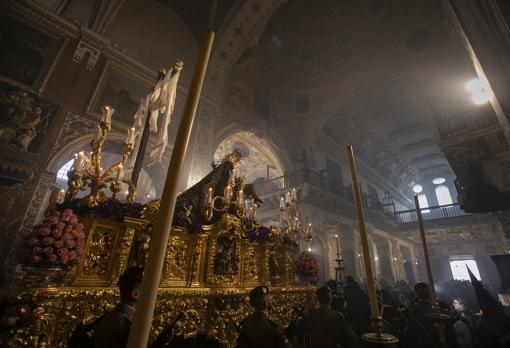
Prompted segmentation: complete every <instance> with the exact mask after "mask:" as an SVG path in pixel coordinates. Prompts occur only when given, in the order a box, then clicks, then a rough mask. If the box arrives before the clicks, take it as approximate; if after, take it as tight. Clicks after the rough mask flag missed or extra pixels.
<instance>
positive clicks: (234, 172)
mask: <svg viewBox="0 0 510 348" xmlns="http://www.w3.org/2000/svg"><path fill="white" fill-rule="evenodd" d="M236 176H237V169H235V168H234V169H232V180H234V179H235V178H236Z"/></svg>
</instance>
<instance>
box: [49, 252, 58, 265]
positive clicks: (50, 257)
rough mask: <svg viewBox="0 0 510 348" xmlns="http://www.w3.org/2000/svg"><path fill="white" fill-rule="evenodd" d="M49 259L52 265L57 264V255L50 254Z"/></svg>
mask: <svg viewBox="0 0 510 348" xmlns="http://www.w3.org/2000/svg"><path fill="white" fill-rule="evenodd" d="M48 258H49V259H50V261H51V263H56V262H57V255H55V254H49V255H48Z"/></svg>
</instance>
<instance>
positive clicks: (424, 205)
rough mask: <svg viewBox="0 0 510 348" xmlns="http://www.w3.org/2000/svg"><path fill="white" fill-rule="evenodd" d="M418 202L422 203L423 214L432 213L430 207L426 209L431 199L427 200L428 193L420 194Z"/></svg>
mask: <svg viewBox="0 0 510 348" xmlns="http://www.w3.org/2000/svg"><path fill="white" fill-rule="evenodd" d="M418 203H420V208H421V212H422V213H423V214H427V213H430V210H429V209H425V208H428V207H429V201H428V200H427V195H426V194H424V193H422V194H420V195H418Z"/></svg>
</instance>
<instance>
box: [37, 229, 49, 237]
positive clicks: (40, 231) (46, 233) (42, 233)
mask: <svg viewBox="0 0 510 348" xmlns="http://www.w3.org/2000/svg"><path fill="white" fill-rule="evenodd" d="M50 233H51V230H50V228H49V227H43V228H41V229H40V230H39V235H41V236H43V237H47V236H49V235H50Z"/></svg>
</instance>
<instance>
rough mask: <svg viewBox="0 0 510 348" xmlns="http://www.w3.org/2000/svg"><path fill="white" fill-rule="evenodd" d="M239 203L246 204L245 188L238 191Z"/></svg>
mask: <svg viewBox="0 0 510 348" xmlns="http://www.w3.org/2000/svg"><path fill="white" fill-rule="evenodd" d="M237 204H239V205H243V204H244V193H243V190H239V191H237Z"/></svg>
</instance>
